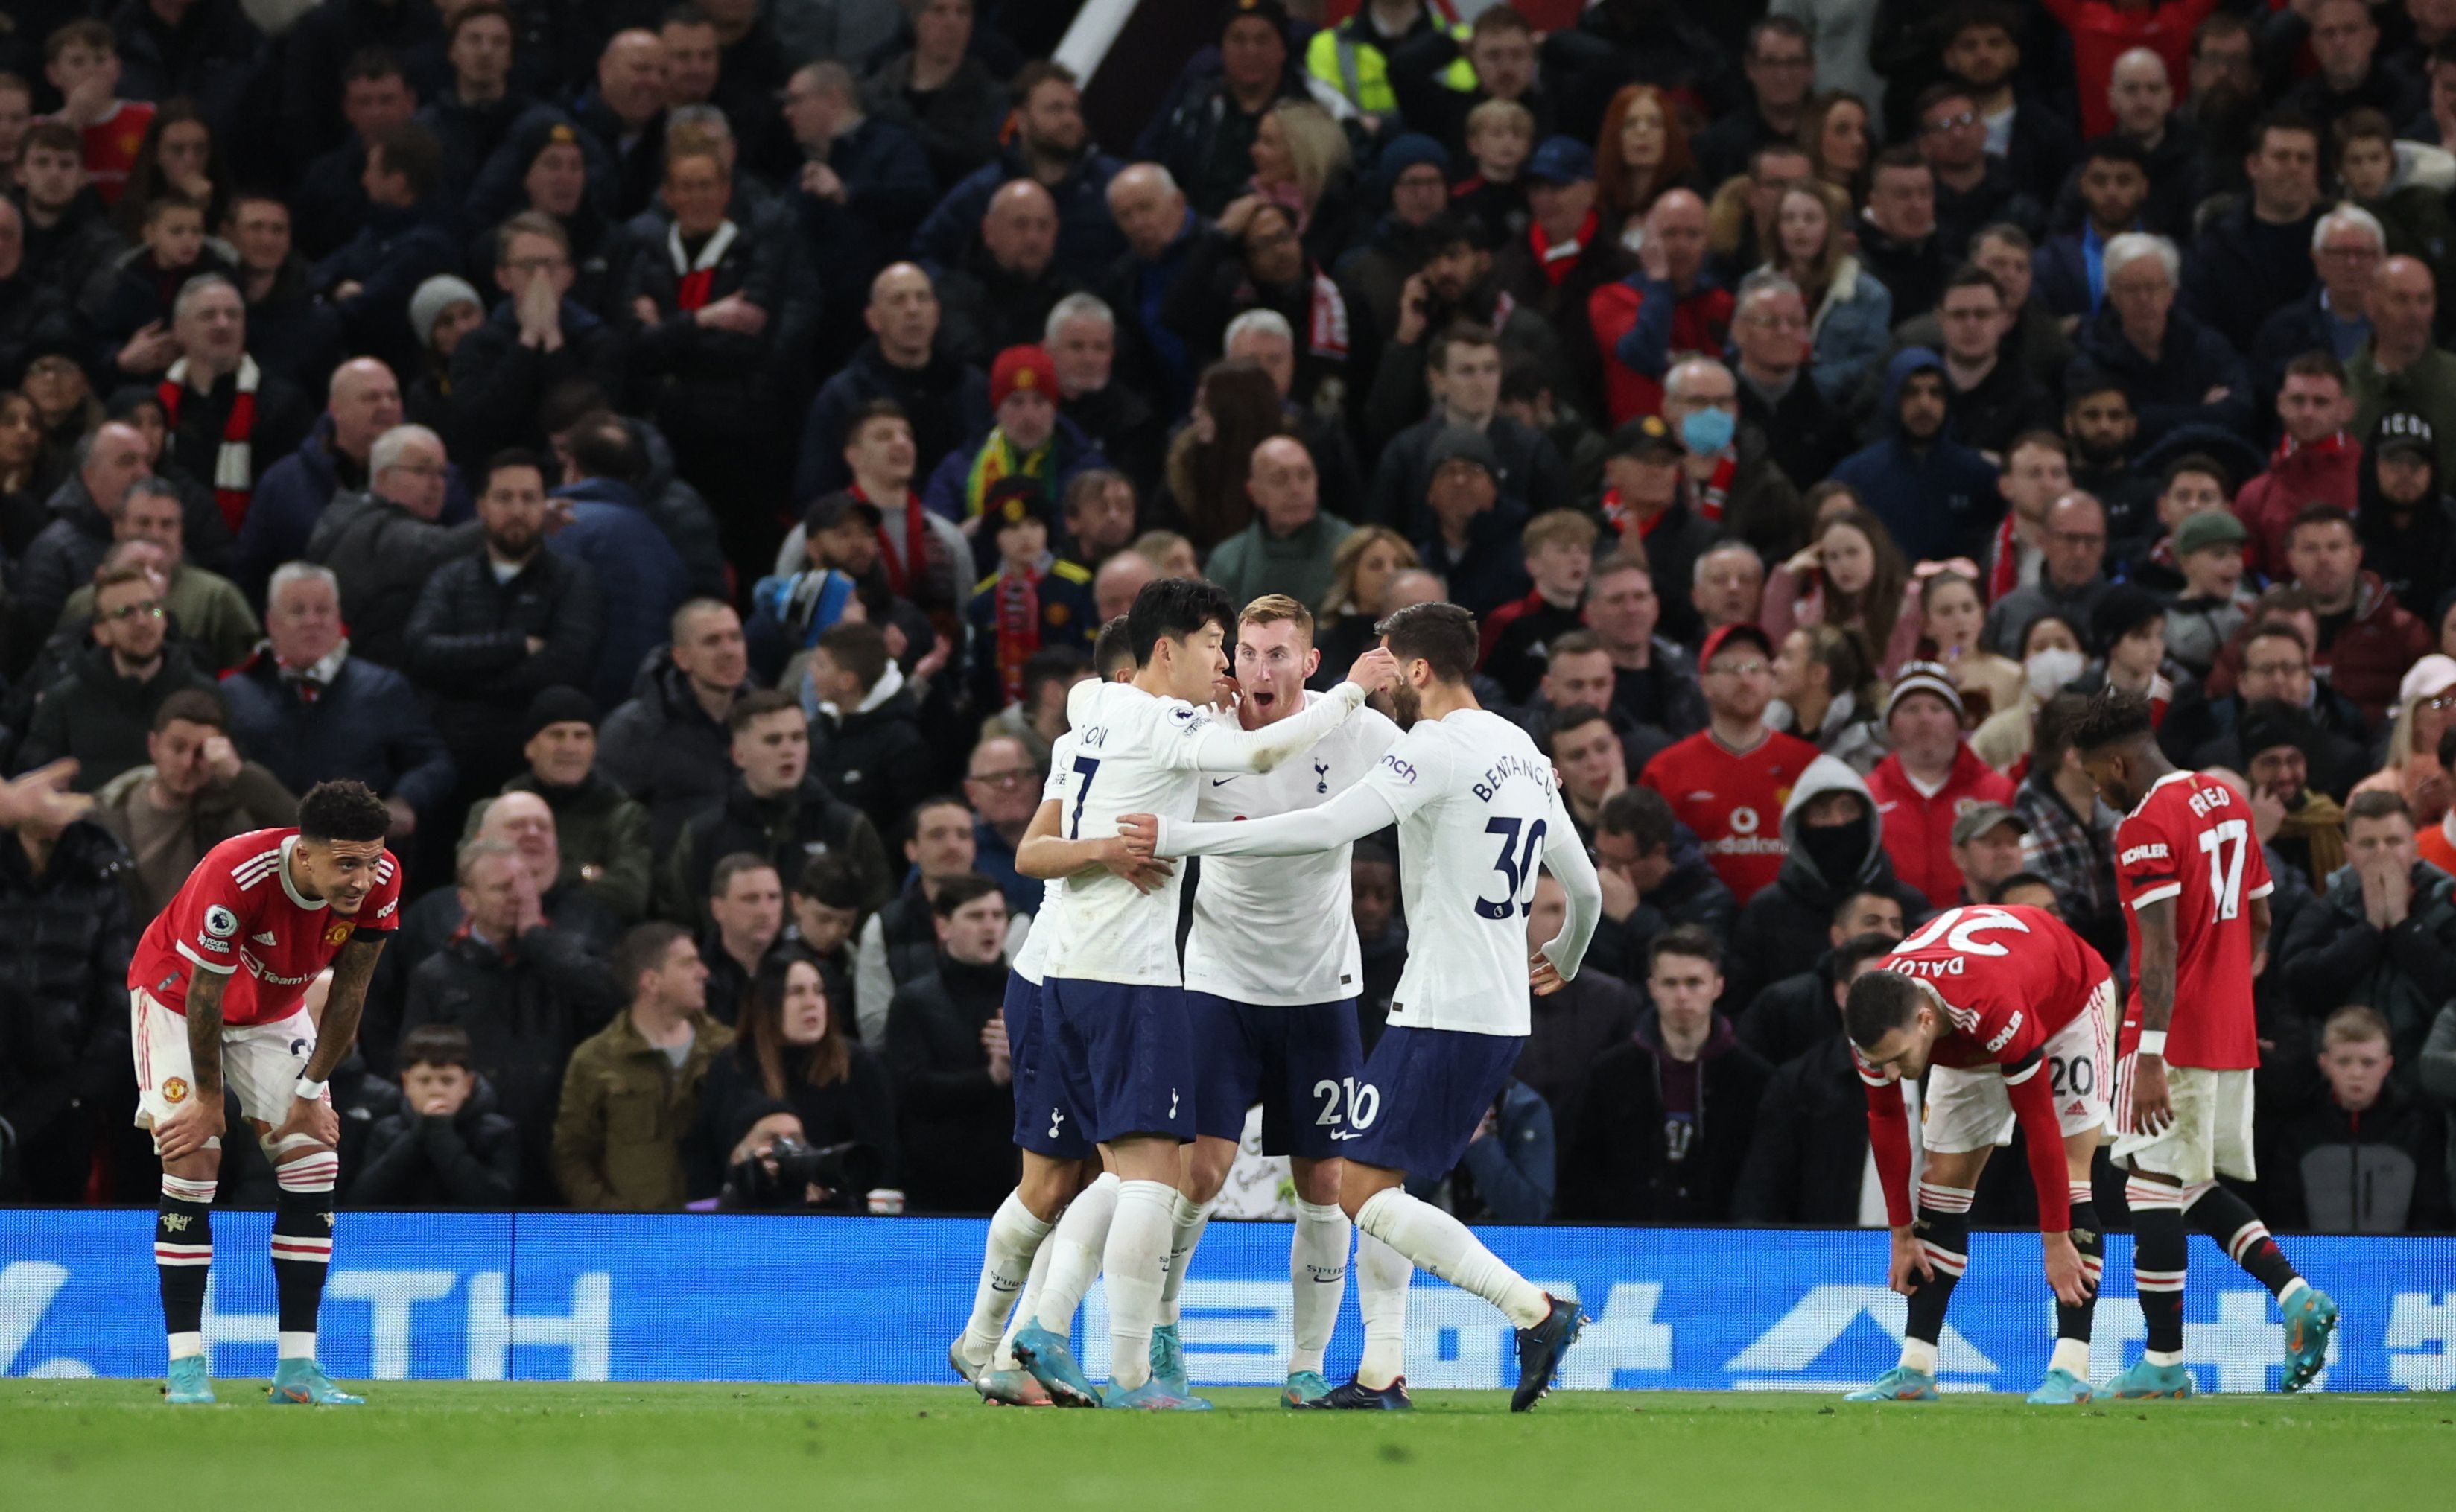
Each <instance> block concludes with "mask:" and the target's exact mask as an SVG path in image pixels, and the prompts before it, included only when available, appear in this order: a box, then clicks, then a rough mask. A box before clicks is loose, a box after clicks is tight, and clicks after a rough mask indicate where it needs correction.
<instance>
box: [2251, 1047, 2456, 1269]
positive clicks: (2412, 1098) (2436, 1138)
mask: <svg viewBox="0 0 2456 1512" xmlns="http://www.w3.org/2000/svg"><path fill="white" fill-rule="evenodd" d="M2319 1061H2320V1075H2321V1077H2322V1079H2323V1083H2324V1086H2325V1089H2326V1090H2325V1091H2324V1092H2323V1094H2322V1095H2321V1096H2320V1097H2318V1098H2317V1099H2315V1100H2314V1102H2313V1103H2312V1104H2311V1106H2309V1107H2307V1108H2305V1109H2303V1111H2302V1113H2301V1114H2298V1115H2295V1116H2291V1117H2288V1118H2283V1119H2281V1120H2279V1121H2278V1122H2277V1123H2276V1124H2274V1125H2272V1126H2271V1127H2270V1128H2269V1129H2268V1130H2267V1131H2266V1137H2265V1138H2264V1139H2263V1141H2262V1142H2263V1144H2265V1146H2266V1148H2265V1149H2264V1150H2262V1152H2261V1156H2262V1167H2261V1170H2262V1175H2263V1176H2264V1179H2263V1180H2262V1182H2261V1187H2260V1194H2261V1209H2262V1212H2264V1213H2269V1214H2273V1215H2274V1216H2276V1218H2277V1221H2278V1224H2279V1226H2280V1227H2292V1228H2296V1229H2305V1230H2310V1231H2313V1232H2316V1233H2320V1234H2433V1233H2437V1232H2439V1231H2441V1230H2444V1229H2446V1227H2447V1222H2448V1216H2449V1206H2448V1191H2447V1173H2446V1155H2447V1138H2446V1114H2443V1113H2441V1112H2440V1110H2439V1109H2438V1108H2437V1107H2436V1106H2434V1105H2433V1102H2432V1100H2431V1099H2430V1098H2428V1097H2425V1096H2420V1095H2417V1094H2416V1093H2414V1092H2413V1090H2412V1087H2411V1085H2410V1082H2411V1078H2410V1076H2408V1077H2406V1078H2405V1081H2404V1083H2402V1084H2401V1083H2400V1082H2398V1081H2393V1080H2390V1079H2389V1073H2391V1072H2392V1071H2393V1070H2394V1069H2395V1067H2396V1055H2395V1053H2394V1052H2392V1051H2391V1049H2390V1047H2389V1043H2388V1026H2387V1020H2385V1019H2384V1018H2382V1017H2381V1016H2380V1014H2379V1012H2378V1011H2377V1010H2375V1009H2370V1008H2365V1007H2363V1006H2361V1005H2359V1004H2355V1005H2349V1006H2347V1007H2344V1008H2341V1009H2339V1010H2337V1011H2335V1012H2333V1013H2331V1014H2329V1015H2328V1021H2327V1023H2326V1024H2325V1025H2324V1026H2323V1028H2322V1030H2321V1032H2320V1054H2319Z"/></svg>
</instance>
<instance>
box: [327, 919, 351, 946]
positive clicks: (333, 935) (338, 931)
mask: <svg viewBox="0 0 2456 1512" xmlns="http://www.w3.org/2000/svg"><path fill="white" fill-rule="evenodd" d="M357 928H358V926H357V925H355V924H351V923H349V922H347V921H346V920H338V919H337V920H335V921H334V922H333V924H332V926H331V927H330V928H328V929H327V930H325V931H324V943H325V944H326V945H340V944H343V943H344V942H346V941H347V940H348V939H349V937H350V931H351V930H355V929H357Z"/></svg>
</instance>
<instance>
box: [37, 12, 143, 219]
mask: <svg viewBox="0 0 2456 1512" xmlns="http://www.w3.org/2000/svg"><path fill="white" fill-rule="evenodd" d="M43 77H45V78H47V79H49V80H51V87H52V88H53V89H56V90H58V91H59V92H60V96H61V98H60V110H59V114H58V115H57V116H55V117H54V119H57V120H60V121H65V122H67V123H68V124H69V125H71V126H73V127H75V128H76V129H77V130H78V132H80V133H83V135H84V137H85V168H86V172H87V173H88V174H92V178H93V187H94V189H95V190H96V191H98V192H99V193H100V194H101V195H102V199H103V203H104V204H107V205H109V204H116V203H118V201H119V195H120V192H121V191H122V190H124V189H126V188H127V187H128V171H129V170H130V169H131V168H132V167H133V166H135V162H136V150H137V148H138V147H140V146H142V145H143V144H144V141H145V128H147V127H148V126H151V125H152V124H153V106H151V105H148V104H145V103H144V102H143V101H141V100H123V99H121V98H120V97H119V42H118V39H117V38H115V37H113V35H112V32H111V28H110V27H109V26H108V25H107V24H105V23H103V22H100V21H72V22H71V23H69V24H68V25H67V26H64V27H62V28H60V29H59V30H58V31H54V32H52V33H51V36H50V37H49V38H47V39H46V40H45V41H44V43H43Z"/></svg>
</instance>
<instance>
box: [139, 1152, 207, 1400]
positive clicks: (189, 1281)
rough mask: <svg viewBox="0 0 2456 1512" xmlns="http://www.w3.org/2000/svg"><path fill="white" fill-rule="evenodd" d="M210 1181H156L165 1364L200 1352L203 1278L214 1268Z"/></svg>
mask: <svg viewBox="0 0 2456 1512" xmlns="http://www.w3.org/2000/svg"><path fill="white" fill-rule="evenodd" d="M214 1188H215V1183H214V1182H212V1181H189V1180H185V1179H182V1178H181V1177H178V1176H174V1175H164V1176H163V1177H162V1205H161V1207H160V1209H159V1210H158V1211H156V1212H155V1213H154V1215H153V1266H154V1269H155V1270H156V1271H157V1272H159V1273H160V1275H161V1279H162V1326H163V1329H164V1330H165V1331H166V1332H167V1333H168V1334H169V1335H170V1337H171V1358H172V1359H180V1358H182V1357H183V1356H188V1355H201V1354H203V1353H204V1352H205V1278H206V1277H209V1276H211V1275H212V1274H213V1265H214Z"/></svg>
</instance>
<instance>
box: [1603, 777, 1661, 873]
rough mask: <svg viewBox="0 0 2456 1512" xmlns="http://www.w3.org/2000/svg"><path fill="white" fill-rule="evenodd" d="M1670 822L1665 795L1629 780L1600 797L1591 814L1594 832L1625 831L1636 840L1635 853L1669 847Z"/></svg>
mask: <svg viewBox="0 0 2456 1512" xmlns="http://www.w3.org/2000/svg"><path fill="white" fill-rule="evenodd" d="M1674 823H1675V820H1674V819H1673V816H1672V813H1671V804H1670V802H1669V801H1668V799H1666V798H1665V797H1664V796H1663V795H1662V794H1661V793H1659V792H1656V791H1655V790H1654V789H1653V788H1651V787H1640V786H1638V785H1637V784H1636V783H1631V784H1629V785H1628V786H1627V787H1624V788H1622V789H1621V790H1620V791H1618V792H1616V793H1614V794H1612V795H1611V796H1610V797H1609V798H1607V799H1605V800H1604V806H1603V807H1602V809H1601V810H1600V811H1598V812H1597V813H1596V815H1595V832H1596V833H1597V834H1603V835H1627V836H1628V837H1629V839H1631V840H1633V841H1635V842H1636V843H1637V853H1638V854H1639V855H1641V856H1650V855H1652V854H1653V853H1654V852H1656V851H1658V850H1663V849H1668V848H1669V847H1670V845H1671V839H1672V835H1673V833H1674V831H1673V825H1674Z"/></svg>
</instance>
